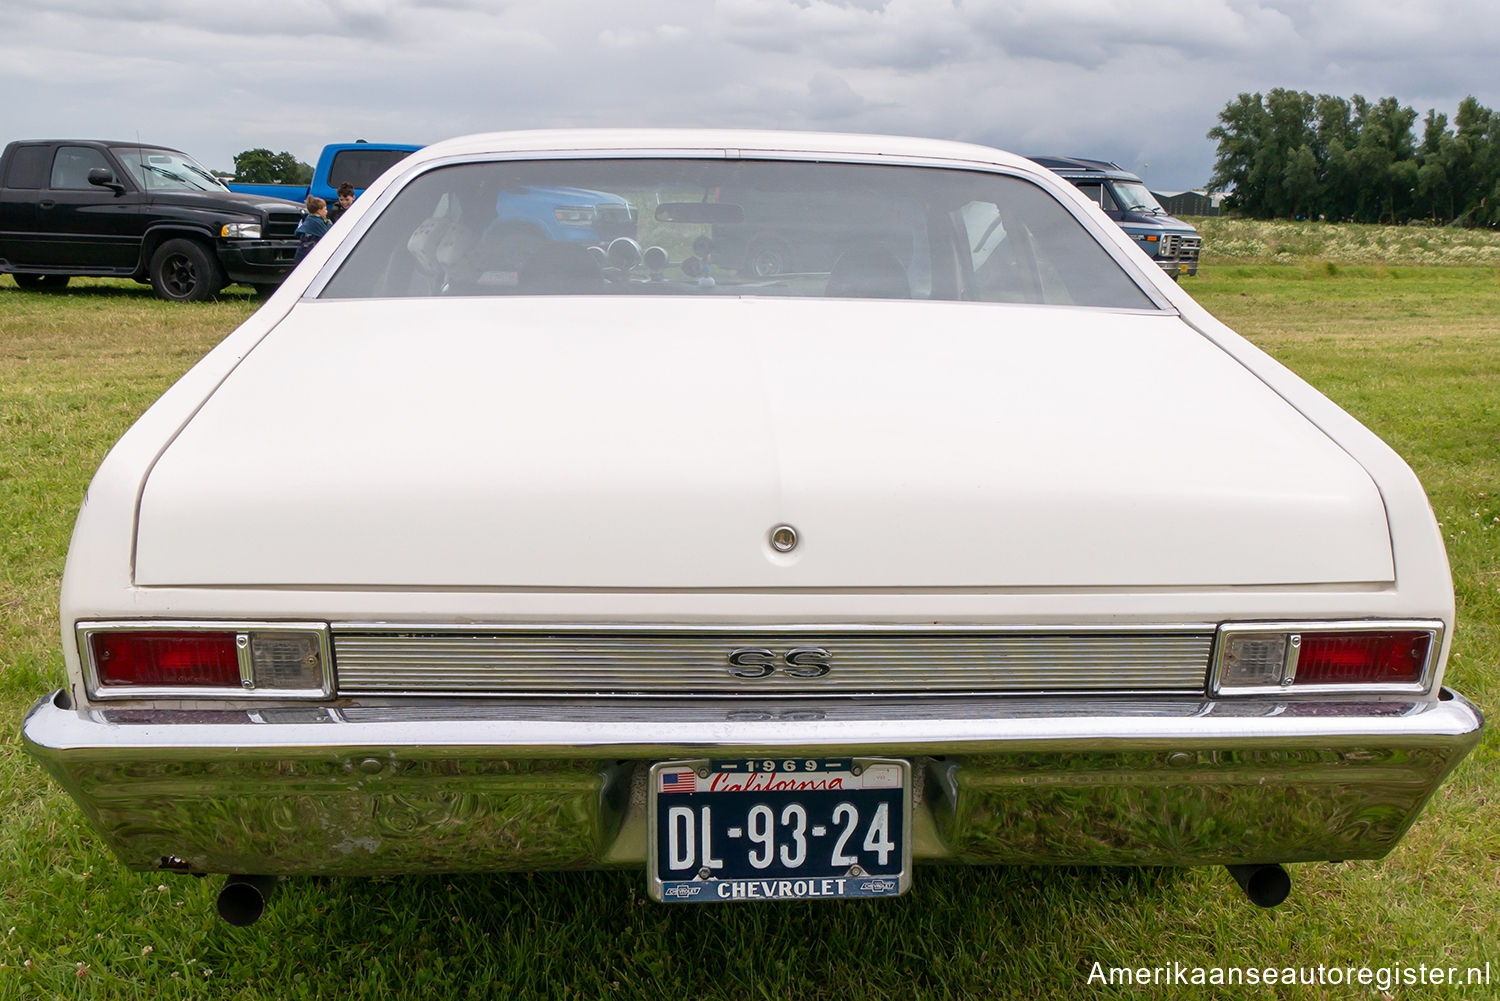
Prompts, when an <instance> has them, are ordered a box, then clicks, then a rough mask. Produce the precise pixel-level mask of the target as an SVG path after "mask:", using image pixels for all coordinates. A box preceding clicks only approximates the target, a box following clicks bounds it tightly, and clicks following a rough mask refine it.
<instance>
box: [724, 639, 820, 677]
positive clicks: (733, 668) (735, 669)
mask: <svg viewBox="0 0 1500 1001" xmlns="http://www.w3.org/2000/svg"><path fill="white" fill-rule="evenodd" d="M829 661H830V657H829V653H828V651H827V650H825V649H823V648H822V647H820V646H794V647H792V648H791V649H790V650H788V651H786V653H784V654H781V655H779V656H778V654H777V653H776V651H775V650H769V649H767V648H766V647H761V646H742V647H736V648H735V649H733V650H731V651H729V673H730V674H732V675H734V676H735V677H736V678H747V679H751V680H754V679H759V678H769V677H770V676H771V675H773V674H775V673H776V672H778V671H780V672H781V673H782V674H784V675H786V676H787V677H788V678H821V677H823V675H825V674H827V673H828V672H829V670H831V667H832V665H831V664H830V663H829Z"/></svg>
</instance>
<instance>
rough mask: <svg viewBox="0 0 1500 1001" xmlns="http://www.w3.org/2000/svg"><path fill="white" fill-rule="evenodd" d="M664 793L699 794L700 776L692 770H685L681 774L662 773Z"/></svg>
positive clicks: (662, 789)
mask: <svg viewBox="0 0 1500 1001" xmlns="http://www.w3.org/2000/svg"><path fill="white" fill-rule="evenodd" d="M661 791H662V792H697V791H698V776H697V775H696V774H694V772H693V770H692V769H691V768H685V769H683V770H682V771H680V772H662V773H661Z"/></svg>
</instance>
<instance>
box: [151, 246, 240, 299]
mask: <svg viewBox="0 0 1500 1001" xmlns="http://www.w3.org/2000/svg"><path fill="white" fill-rule="evenodd" d="M223 287H224V276H223V273H222V272H220V271H219V262H218V261H217V260H215V259H214V255H213V252H212V251H210V250H209V249H208V248H207V247H205V246H204V245H203V244H201V243H199V242H197V241H196V240H187V239H179V240H168V241H167V242H166V243H164V244H162V245H161V246H160V247H158V248H156V253H154V254H152V255H151V289H152V291H154V292H155V293H156V296H157V298H159V299H165V300H167V301H168V302H203V301H204V300H205V299H212V298H213V297H214V296H215V295H217V294H218V292H219V289H221V288H223Z"/></svg>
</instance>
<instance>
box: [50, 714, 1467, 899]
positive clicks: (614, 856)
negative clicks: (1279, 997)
mask: <svg viewBox="0 0 1500 1001" xmlns="http://www.w3.org/2000/svg"><path fill="white" fill-rule="evenodd" d="M63 705H64V702H63V699H62V696H61V694H60V693H59V694H57V695H54V696H52V697H49V698H46V699H43V700H42V701H40V702H38V703H37V705H36V706H35V707H34V708H33V709H32V710H31V712H30V713H29V714H28V716H27V718H26V722H25V726H24V728H23V737H24V740H25V744H26V747H27V749H28V750H29V751H30V752H31V753H32V754H33V755H34V756H36V757H37V758H38V759H39V760H40V761H41V762H42V764H43V765H44V766H45V767H46V768H47V769H48V771H49V772H50V773H51V774H52V775H53V776H54V777H56V778H57V780H58V781H59V782H60V783H61V784H62V785H63V786H64V787H65V788H66V789H67V790H68V792H69V793H70V794H71V795H72V796H73V798H74V799H75V800H76V801H77V802H78V803H79V805H80V806H81V807H82V808H83V810H84V812H85V813H86V814H88V816H89V819H90V820H91V821H92V822H93V824H94V826H95V827H96V828H97V829H98V830H99V831H100V832H101V834H102V835H103V836H104V837H105V839H106V840H107V841H108V843H109V844H110V846H111V847H112V848H113V849H114V851H115V852H116V853H117V854H118V855H119V856H120V857H121V859H123V860H124V862H125V863H126V864H127V865H129V866H130V867H132V868H135V869H157V868H168V869H180V870H183V871H193V872H238V873H263V874H287V875H291V874H313V873H327V874H351V875H373V874H381V873H418V872H427V873H430V872H460V871H464V872H474V871H489V870H518V869H520V870H524V869H557V868H593V867H602V866H611V865H643V864H644V860H645V855H646V818H645V813H646V810H645V798H646V797H645V784H644V774H645V771H646V770H647V768H648V767H649V765H650V763H651V762H653V761H661V760H668V759H676V758H685V757H705V756H707V757H765V756H781V755H784V754H796V755H828V756H833V755H850V754H880V755H900V756H904V757H909V758H910V759H911V760H912V761H913V762H914V769H913V774H914V782H915V784H916V789H915V797H916V801H917V811H916V817H915V830H914V832H913V836H914V839H915V852H914V854H915V855H916V856H917V857H918V858H919V859H948V860H954V861H961V862H973V863H1067V864H1105V865H1117V864H1126V865H1132V864H1148V865H1173V864H1210V863H1214V864H1217V863H1245V862H1296V861H1312V860H1318V859H1347V858H1375V857H1379V856H1381V855H1384V854H1385V853H1386V852H1388V851H1389V850H1390V849H1391V847H1392V846H1393V845H1394V844H1395V843H1396V842H1397V840H1399V839H1400V837H1401V835H1402V834H1403V833H1404V832H1405V831H1406V829H1407V827H1408V826H1410V824H1411V822H1412V821H1413V820H1414V819H1415V817H1416V815H1417V813H1418V811H1420V809H1421V808H1422V805H1423V804H1424V803H1425V802H1426V801H1427V799H1428V797H1429V796H1431V794H1432V792H1433V791H1434V790H1435V789H1436V788H1437V786H1438V784H1439V783H1440V782H1441V781H1442V780H1443V778H1444V777H1445V776H1446V775H1447V774H1448V773H1449V772H1450V771H1451V770H1452V769H1453V768H1454V766H1455V765H1457V764H1458V762H1459V761H1460V760H1462V758H1463V757H1464V755H1465V754H1467V753H1468V751H1469V750H1470V749H1471V748H1472V747H1473V746H1474V744H1475V743H1476V742H1477V741H1478V739H1479V733H1480V730H1481V728H1482V726H1483V718H1482V717H1481V715H1480V713H1479V711H1478V710H1477V709H1476V708H1475V707H1474V706H1473V705H1471V704H1470V703H1469V702H1468V701H1467V700H1465V699H1463V698H1462V697H1461V696H1458V695H1456V694H1454V693H1452V692H1449V691H1446V690H1445V691H1444V692H1443V693H1442V698H1441V699H1440V700H1439V701H1436V702H1372V703H1351V702H1334V701H1328V702H1316V703H1307V702H1300V703H1298V702H1285V703H1275V702H1270V701H1249V700H1245V701H1233V702H1232V701H1228V700H1223V701H1205V700H1203V699H1199V698H1184V697H1169V696H1161V697H1135V698H1130V699H1118V700H1099V699H1061V698H988V699H976V698H970V699H958V698H951V699H934V700H920V701H914V700H910V699H906V700H889V699H869V700H857V699H841V700H818V701H812V700H806V701H803V700H759V701H742V700H737V701H735V702H734V703H732V704H730V703H728V702H726V701H712V702H697V703H693V702H689V703H686V704H684V703H683V702H680V701H678V702H667V701H664V700H616V701H611V702H609V703H597V702H596V703H581V702H577V701H569V700H552V701H541V700H530V701H509V702H490V701H473V702H455V701H444V702H435V701H432V700H420V699H406V700H386V701H384V702H380V703H361V704H359V705H342V706H340V707H337V708H332V707H319V706H300V707H285V708H274V709H272V708H264V709H259V710H256V709H248V710H247V709H234V710H218V709H212V710H180V709H174V710H165V709H130V708H124V707H121V708H114V707H109V708H98V709H92V710H89V711H86V712H78V711H76V710H73V709H69V708H64V707H63Z"/></svg>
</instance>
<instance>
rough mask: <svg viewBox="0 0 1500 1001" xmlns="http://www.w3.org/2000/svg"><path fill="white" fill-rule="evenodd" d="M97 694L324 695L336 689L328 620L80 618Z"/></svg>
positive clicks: (83, 651) (87, 663)
mask: <svg viewBox="0 0 1500 1001" xmlns="http://www.w3.org/2000/svg"><path fill="white" fill-rule="evenodd" d="M78 635H79V641H80V642H79V652H80V653H81V654H82V655H83V657H84V661H85V665H84V666H85V668H86V673H87V674H88V675H89V680H90V688H91V690H92V691H93V694H94V695H95V696H96V697H98V698H142V697H149V698H171V697H174V696H176V697H196V698H204V697H213V698H228V697H235V696H252V697H289V698H319V697H322V696H324V695H327V694H329V693H330V692H331V690H332V685H331V680H332V669H331V663H330V661H331V657H330V654H329V647H328V628H327V626H326V625H324V624H322V623H305V624H304V623H292V624H288V623H276V622H244V623H229V622H204V623H190V622H172V623H162V624H160V625H159V626H158V625H157V624H155V623H143V622H94V623H79V624H78Z"/></svg>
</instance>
